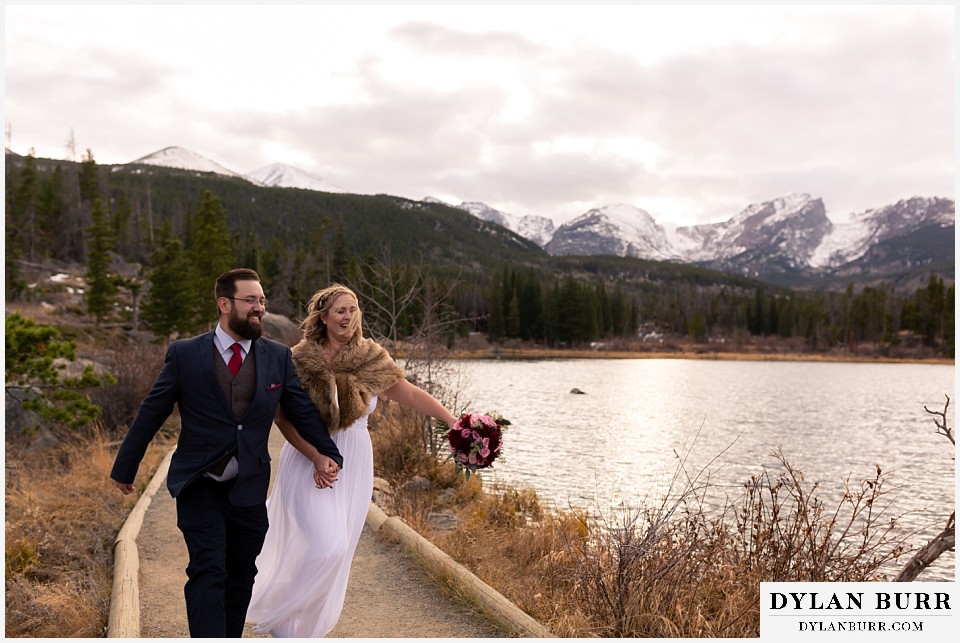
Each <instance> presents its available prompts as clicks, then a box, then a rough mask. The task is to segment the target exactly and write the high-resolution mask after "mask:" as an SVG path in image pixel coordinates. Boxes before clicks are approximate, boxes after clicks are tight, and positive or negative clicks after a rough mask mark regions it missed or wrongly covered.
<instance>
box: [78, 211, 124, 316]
mask: <svg viewBox="0 0 960 643" xmlns="http://www.w3.org/2000/svg"><path fill="white" fill-rule="evenodd" d="M91 218H92V220H93V221H92V223H91V225H90V227H89V228H87V293H86V296H87V312H88V313H89V314H91V315H93V316H94V317H95V318H96V320H97V325H98V326H99V325H100V323H101V322H102V321H103V320H104V318H105V317H107V316H108V315H109V314H110V312H111V310H112V309H113V296H114V295H115V294H116V291H117V284H116V281H115V280H114V276H113V275H112V274H111V273H110V251H111V250H112V249H113V229H112V226H111V223H110V215H109V213H108V212H107V211H106V210H105V209H104V207H103V202H102V201H101V200H100V198H99V197H98V198H96V199H94V201H93V210H92V211H91Z"/></svg>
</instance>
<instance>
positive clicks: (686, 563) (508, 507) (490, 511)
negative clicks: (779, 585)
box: [374, 409, 907, 638]
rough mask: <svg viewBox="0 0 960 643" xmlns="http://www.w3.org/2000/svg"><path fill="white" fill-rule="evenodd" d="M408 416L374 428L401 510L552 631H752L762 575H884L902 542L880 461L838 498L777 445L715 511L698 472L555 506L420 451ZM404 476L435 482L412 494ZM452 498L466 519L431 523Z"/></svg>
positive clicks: (755, 631)
mask: <svg viewBox="0 0 960 643" xmlns="http://www.w3.org/2000/svg"><path fill="white" fill-rule="evenodd" d="M408 419H409V418H405V416H404V414H403V412H398V411H396V410H395V409H390V410H388V412H387V413H385V414H384V415H383V416H382V417H381V418H380V420H379V422H378V424H377V428H376V430H375V432H374V436H375V437H374V445H375V452H374V459H375V462H376V463H377V470H378V475H381V476H383V477H386V478H388V479H389V480H390V481H391V483H392V484H393V485H394V487H395V488H396V496H395V504H396V507H395V508H396V512H397V513H398V514H399V515H400V516H401V517H402V518H403V519H404V520H405V521H406V522H407V523H408V524H410V525H411V527H413V528H415V529H417V531H419V532H420V533H422V534H423V535H425V536H426V537H427V538H429V539H430V540H431V541H432V542H433V543H434V544H435V545H437V546H438V547H439V548H440V549H442V550H443V551H445V552H447V553H448V554H449V555H450V556H452V557H453V558H454V559H455V560H457V561H458V562H460V563H461V564H463V565H464V566H466V567H467V568H468V569H470V570H471V571H473V572H474V573H475V574H476V575H477V576H478V577H479V578H481V579H483V580H484V581H485V582H486V583H487V584H489V585H490V586H491V587H493V588H495V589H496V590H497V591H499V592H500V593H501V594H503V595H504V596H506V597H507V598H508V599H509V600H511V601H512V602H513V603H515V604H516V605H517V606H518V607H520V608H521V609H523V610H524V611H526V612H527V613H529V614H530V615H531V616H533V617H534V618H536V619H537V620H538V621H540V622H541V623H543V624H544V625H546V626H547V627H548V628H549V629H550V630H551V631H552V632H553V633H554V634H556V635H557V636H561V637H594V636H602V637H658V638H743V637H746V638H751V637H757V636H759V628H760V606H759V599H760V593H759V590H760V583H761V582H762V581H833V582H839V581H871V580H881V579H883V577H884V576H883V573H882V570H883V569H884V568H885V566H886V565H888V564H889V563H891V562H893V561H895V560H897V558H898V557H899V556H901V555H902V554H903V553H904V552H905V551H906V548H907V546H906V543H905V541H904V537H898V536H896V535H894V529H895V527H896V518H895V517H893V518H892V517H891V516H889V515H886V514H885V513H884V512H883V506H884V504H885V502H886V498H885V493H886V492H885V489H884V476H883V475H882V474H881V473H880V472H879V471H877V472H876V475H875V476H874V477H872V478H871V479H869V480H863V481H860V482H857V483H853V482H850V481H847V483H846V486H845V493H843V494H842V497H841V498H840V499H839V500H837V501H836V503H834V504H830V503H828V502H825V501H824V500H822V499H821V498H820V497H818V490H819V485H818V484H816V483H812V484H808V483H806V482H805V481H804V479H803V475H802V473H801V472H800V471H799V470H797V469H796V468H794V467H793V466H792V465H791V464H790V463H789V462H788V461H787V460H786V458H785V457H784V456H783V455H782V454H779V453H777V454H774V456H776V458H777V459H778V460H779V469H778V470H776V471H773V472H766V473H764V475H762V476H759V477H758V478H755V479H753V480H750V481H746V484H745V486H744V492H743V495H742V496H741V497H740V498H738V499H735V500H732V501H728V502H727V504H726V506H724V507H722V508H721V509H718V510H715V511H711V512H708V511H707V510H706V509H704V502H703V497H704V494H705V493H706V491H708V490H709V485H708V484H706V483H698V482H697V480H695V479H694V480H691V481H689V482H687V483H686V485H687V486H686V488H685V489H680V490H675V493H674V494H673V498H672V499H664V500H663V501H662V502H661V503H660V504H658V505H655V506H641V507H626V506H624V507H621V508H620V509H619V510H618V511H614V512H605V513H604V514H602V515H601V514H600V512H593V513H589V512H581V511H579V510H573V511H556V510H549V511H548V510H545V509H544V508H543V507H542V506H541V503H540V501H539V498H538V497H537V495H536V493H535V492H533V491H532V490H529V489H519V490H518V489H502V488H492V489H488V490H486V491H484V490H482V489H481V488H480V485H479V484H478V477H479V476H473V477H471V479H470V481H469V482H468V481H466V480H464V478H463V477H462V476H456V475H455V474H454V473H453V468H452V466H450V465H449V463H446V464H438V463H437V462H436V461H432V460H431V458H430V456H429V455H427V454H425V453H421V454H420V455H417V454H416V448H415V446H416V445H417V444H418V438H417V435H418V433H417V429H416V425H415V424H414V423H411V422H409V421H408ZM679 473H680V472H678V477H677V479H678V480H689V479H688V478H686V477H685V476H684V475H679ZM409 474H413V475H417V476H421V477H424V478H426V479H428V480H430V481H431V482H432V484H431V485H430V486H429V487H428V488H422V487H421V486H417V487H416V488H415V489H413V490H409V491H408V490H407V489H406V487H405V486H404V482H405V481H407V480H409V478H408V477H406V476H408V475H409ZM481 475H482V474H481ZM444 509H447V510H452V511H455V512H456V513H457V515H458V517H459V519H460V525H459V526H458V527H455V528H453V529H446V530H439V529H436V528H435V527H434V526H433V525H432V524H431V521H430V519H429V517H430V514H431V513H432V512H435V511H438V510H444Z"/></svg>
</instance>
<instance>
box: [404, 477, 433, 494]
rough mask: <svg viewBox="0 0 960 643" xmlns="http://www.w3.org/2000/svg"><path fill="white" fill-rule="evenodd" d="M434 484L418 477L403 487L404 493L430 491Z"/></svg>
mask: <svg viewBox="0 0 960 643" xmlns="http://www.w3.org/2000/svg"><path fill="white" fill-rule="evenodd" d="M432 486H433V483H432V482H430V481H429V480H428V479H426V478H424V477H423V476H417V477H415V478H413V479H412V480H410V482H408V483H406V484H405V485H403V490H404V491H429V490H430V488H431V487H432Z"/></svg>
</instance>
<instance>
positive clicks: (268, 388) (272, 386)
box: [267, 384, 280, 391]
mask: <svg viewBox="0 0 960 643" xmlns="http://www.w3.org/2000/svg"><path fill="white" fill-rule="evenodd" d="M277 388H280V385H279V384H271V385H270V386H268V387H267V390H268V391H272V390H273V389H277Z"/></svg>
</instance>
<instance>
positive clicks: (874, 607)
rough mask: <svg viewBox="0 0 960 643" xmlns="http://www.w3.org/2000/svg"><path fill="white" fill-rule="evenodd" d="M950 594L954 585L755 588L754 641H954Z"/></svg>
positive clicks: (954, 597)
mask: <svg viewBox="0 0 960 643" xmlns="http://www.w3.org/2000/svg"><path fill="white" fill-rule="evenodd" d="M956 590H957V584H956V583H955V582H953V583H760V638H761V639H762V640H764V641H782V640H789V641H796V640H801V639H804V638H810V639H813V638H826V639H827V640H843V641H850V640H861V637H862V640H871V641H873V640H876V639H878V638H880V639H883V638H888V639H891V640H892V639H897V640H898V641H946V640H956V639H955V637H956V633H957V629H958V628H960V622H958V621H956V620H955V619H954V608H955V607H956V606H957V605H956V602H957V591H956ZM868 637H869V638H868Z"/></svg>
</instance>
